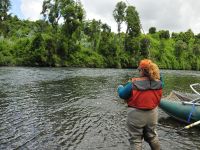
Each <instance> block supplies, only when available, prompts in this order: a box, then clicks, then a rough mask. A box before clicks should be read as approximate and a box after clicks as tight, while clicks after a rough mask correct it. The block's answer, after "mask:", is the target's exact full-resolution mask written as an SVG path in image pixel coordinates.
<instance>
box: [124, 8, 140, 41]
mask: <svg viewBox="0 0 200 150" xmlns="http://www.w3.org/2000/svg"><path fill="white" fill-rule="evenodd" d="M126 24H127V30H126V33H127V34H128V35H129V36H130V37H132V38H133V37H138V36H139V35H140V33H141V31H140V30H141V26H140V18H139V15H138V12H137V11H136V9H135V7H134V6H128V7H127V9H126Z"/></svg>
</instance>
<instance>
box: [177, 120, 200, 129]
mask: <svg viewBox="0 0 200 150" xmlns="http://www.w3.org/2000/svg"><path fill="white" fill-rule="evenodd" d="M198 124H200V120H199V121H196V122H194V123H192V124H189V125H187V126H185V127H184V128H182V129H180V130H178V132H179V131H182V130H184V129H189V128H191V127H194V126H196V125H198Z"/></svg>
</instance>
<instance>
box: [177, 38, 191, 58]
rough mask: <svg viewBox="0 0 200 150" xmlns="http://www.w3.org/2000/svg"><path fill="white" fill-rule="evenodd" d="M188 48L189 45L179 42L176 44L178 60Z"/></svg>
mask: <svg viewBox="0 0 200 150" xmlns="http://www.w3.org/2000/svg"><path fill="white" fill-rule="evenodd" d="M187 48H188V46H187V43H185V42H183V41H181V40H179V41H177V42H176V43H175V56H176V57H177V58H179V57H180V55H181V54H182V52H183V51H185V50H187Z"/></svg>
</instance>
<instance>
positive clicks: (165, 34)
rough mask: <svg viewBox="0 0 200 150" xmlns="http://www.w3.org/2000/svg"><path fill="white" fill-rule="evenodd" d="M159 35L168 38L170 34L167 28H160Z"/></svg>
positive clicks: (161, 37)
mask: <svg viewBox="0 0 200 150" xmlns="http://www.w3.org/2000/svg"><path fill="white" fill-rule="evenodd" d="M159 37H160V39H169V38H170V34H169V30H166V31H164V30H161V31H159Z"/></svg>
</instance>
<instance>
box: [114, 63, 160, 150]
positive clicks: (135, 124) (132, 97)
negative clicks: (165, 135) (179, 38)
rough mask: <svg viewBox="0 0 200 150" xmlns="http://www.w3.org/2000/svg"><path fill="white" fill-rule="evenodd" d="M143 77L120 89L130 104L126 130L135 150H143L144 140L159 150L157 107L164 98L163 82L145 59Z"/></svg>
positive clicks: (153, 66)
mask: <svg viewBox="0 0 200 150" xmlns="http://www.w3.org/2000/svg"><path fill="white" fill-rule="evenodd" d="M138 71H139V74H140V77H138V78H132V79H131V81H129V82H128V83H127V84H126V85H125V86H122V85H119V86H118V95H119V97H120V98H122V99H125V100H126V102H127V104H128V116H127V127H128V132H129V134H130V136H131V139H130V140H131V141H132V143H133V147H134V150H142V141H143V139H144V140H145V141H146V142H148V143H149V145H150V147H151V149H152V150H160V143H159V139H158V135H157V133H156V125H157V120H158V109H157V106H158V105H159V103H160V100H161V97H162V86H163V85H162V84H163V83H162V81H161V80H160V71H159V68H158V66H157V65H156V64H155V63H153V62H152V61H151V60H149V59H143V60H141V61H140V63H139V66H138Z"/></svg>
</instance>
